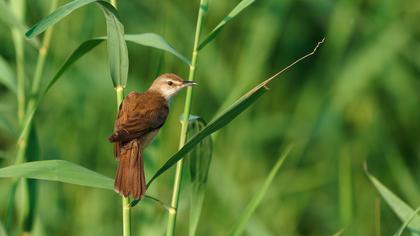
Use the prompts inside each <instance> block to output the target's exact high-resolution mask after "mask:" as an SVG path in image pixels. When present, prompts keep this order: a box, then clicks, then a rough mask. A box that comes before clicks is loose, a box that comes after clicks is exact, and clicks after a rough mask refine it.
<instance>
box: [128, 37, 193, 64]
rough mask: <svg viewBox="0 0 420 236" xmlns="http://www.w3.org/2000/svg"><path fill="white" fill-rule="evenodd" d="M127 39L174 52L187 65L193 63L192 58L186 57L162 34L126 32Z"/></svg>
mask: <svg viewBox="0 0 420 236" xmlns="http://www.w3.org/2000/svg"><path fill="white" fill-rule="evenodd" d="M125 40H126V41H130V42H133V43H136V44H139V45H143V46H148V47H153V48H158V49H162V50H164V51H167V52H170V53H172V54H173V55H174V56H176V57H177V58H178V59H180V60H181V61H182V62H184V63H185V64H187V65H191V60H189V59H188V58H186V57H185V56H184V55H182V54H181V53H179V52H178V51H177V50H175V49H174V48H173V47H172V46H171V45H170V44H169V43H168V42H167V41H166V40H165V39H164V38H163V37H162V36H160V35H158V34H154V33H144V34H126V35H125Z"/></svg>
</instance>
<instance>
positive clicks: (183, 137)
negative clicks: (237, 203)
mask: <svg viewBox="0 0 420 236" xmlns="http://www.w3.org/2000/svg"><path fill="white" fill-rule="evenodd" d="M207 8H208V0H200V8H199V11H198V16H197V23H196V28H195V36H194V46H193V51H192V59H191V65H190V70H189V75H188V80H194V79H195V72H196V67H197V57H198V46H199V42H200V34H201V28H202V25H203V19H204V16H205V14H206V12H207ZM191 100H192V88H191V87H189V88H188V89H187V96H186V98H185V105H184V115H183V120H182V124H181V134H180V137H179V149H181V148H182V147H183V146H184V144H185V142H186V141H187V129H188V117H189V115H190V111H191ZM182 169H183V160H182V159H181V160H180V161H178V163H177V164H176V171H175V180H174V186H173V192H172V199H171V207H172V209H174V210H173V211H169V216H168V227H167V231H166V235H167V236H172V235H175V225H176V215H177V212H178V210H177V209H178V200H179V193H180V190H181V179H182Z"/></svg>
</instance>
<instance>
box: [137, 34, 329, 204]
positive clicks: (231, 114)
mask: <svg viewBox="0 0 420 236" xmlns="http://www.w3.org/2000/svg"><path fill="white" fill-rule="evenodd" d="M323 42H324V39H322V40H321V41H319V42H318V43H317V45H316V46H315V47H314V49H313V50H312V51H311V52H310V53H308V54H306V55H304V56H303V57H301V58H299V59H297V60H295V61H294V62H292V63H291V64H289V65H288V66H286V67H285V68H283V69H282V70H280V71H279V72H277V73H276V74H274V75H273V76H271V77H270V78H268V79H266V80H264V81H263V82H262V83H260V84H259V85H257V86H255V87H254V88H253V89H251V90H250V91H248V92H247V93H246V94H244V95H243V96H242V97H241V98H239V99H238V100H236V101H235V102H234V103H233V104H232V105H231V106H229V107H228V108H227V109H225V110H224V111H222V112H221V113H220V115H217V116H216V118H214V119H213V120H212V121H211V122H210V123H209V124H208V125H207V126H206V127H205V128H204V129H202V130H201V131H200V132H199V133H197V134H196V135H194V136H193V137H192V138H191V139H190V140H188V142H187V143H186V144H185V145H184V146H183V147H182V148H181V149H179V150H178V152H176V153H175V154H174V155H172V156H171V157H170V158H169V160H168V161H167V162H166V163H165V164H163V166H162V167H161V168H160V169H159V170H158V171H157V172H156V173H155V174H154V175H153V177H152V178H151V179H150V180H149V182H148V183H147V186H150V184H151V183H152V182H153V181H154V180H155V179H156V178H157V177H159V176H160V175H162V174H163V173H164V172H166V171H167V170H168V169H169V168H171V167H172V166H173V165H175V164H176V163H177V162H178V161H179V160H181V159H182V158H183V157H184V156H185V155H186V154H187V153H188V152H189V151H191V150H192V149H193V148H194V147H195V145H197V144H198V143H200V142H201V140H203V139H204V138H206V137H207V136H209V135H210V134H212V133H214V132H216V131H217V130H219V129H221V128H223V127H224V126H226V125H227V124H229V123H230V122H231V121H232V120H233V119H235V118H236V117H237V116H238V115H239V114H241V113H242V112H243V111H245V110H246V109H247V108H248V107H249V106H251V105H252V104H253V103H254V102H255V101H256V100H257V99H258V98H259V97H261V95H263V94H264V93H265V92H266V91H267V90H268V85H269V84H270V83H271V82H272V81H273V80H274V79H276V78H278V76H280V75H281V74H282V73H284V72H285V71H287V70H288V69H290V68H291V67H293V66H294V65H296V64H297V63H299V62H300V61H302V60H304V59H306V58H308V57H310V56H312V55H314V54H315V52H316V50H317V49H318V48H319V46H320V45H321V44H322V43H323ZM132 204H134V205H135V204H136V203H132Z"/></svg>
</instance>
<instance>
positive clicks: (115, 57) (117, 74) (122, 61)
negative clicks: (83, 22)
mask: <svg viewBox="0 0 420 236" xmlns="http://www.w3.org/2000/svg"><path fill="white" fill-rule="evenodd" d="M97 3H98V4H99V6H101V9H102V11H103V12H104V15H105V18H106V27H107V48H108V61H109V67H110V69H111V79H112V82H113V83H114V87H115V88H117V87H123V88H124V87H125V85H126V84H127V77H128V64H129V63H128V50H127V44H126V43H125V40H124V25H123V24H122V23H121V21H120V18H119V16H118V12H117V10H116V9H115V8H114V7H113V6H112V5H111V4H110V3H108V2H104V1H98V2H97Z"/></svg>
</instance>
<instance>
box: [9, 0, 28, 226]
mask: <svg viewBox="0 0 420 236" xmlns="http://www.w3.org/2000/svg"><path fill="white" fill-rule="evenodd" d="M25 4H26V1H25V0H16V1H11V2H10V7H11V10H12V11H13V13H14V14H15V16H16V17H17V18H18V19H20V20H21V21H24V18H25ZM12 38H13V44H14V47H15V54H16V83H17V91H16V92H17V94H16V95H17V117H18V123H19V126H21V125H22V124H23V120H24V118H25V108H26V90H25V87H26V85H25V44H24V39H23V35H22V34H21V32H20V30H19V29H17V28H13V29H12ZM18 183H19V182H18V181H17V180H15V181H14V183H13V185H12V188H11V190H10V195H9V199H8V201H7V210H6V225H5V226H6V231H7V232H10V228H11V226H12V221H13V210H14V201H15V196H16V191H17V185H18Z"/></svg>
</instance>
